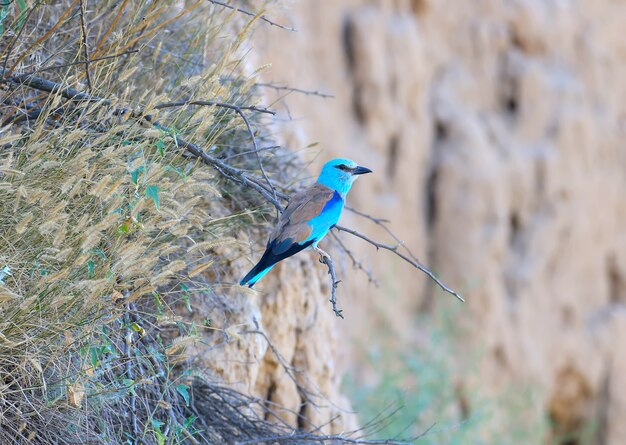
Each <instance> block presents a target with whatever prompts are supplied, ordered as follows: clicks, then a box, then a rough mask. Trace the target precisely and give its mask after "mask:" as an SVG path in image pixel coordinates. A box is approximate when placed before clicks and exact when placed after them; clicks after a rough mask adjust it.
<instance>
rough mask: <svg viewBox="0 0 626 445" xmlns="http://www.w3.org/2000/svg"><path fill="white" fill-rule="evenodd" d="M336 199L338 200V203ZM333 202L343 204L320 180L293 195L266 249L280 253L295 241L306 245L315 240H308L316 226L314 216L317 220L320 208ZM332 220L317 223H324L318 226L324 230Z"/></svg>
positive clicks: (322, 208) (320, 212) (284, 251)
mask: <svg viewBox="0 0 626 445" xmlns="http://www.w3.org/2000/svg"><path fill="white" fill-rule="evenodd" d="M338 200H341V203H339V202H338ZM333 203H337V204H343V200H342V198H341V196H339V195H338V194H337V193H336V192H335V191H334V190H332V189H330V188H328V187H326V186H325V185H322V184H319V183H315V184H314V185H313V186H312V187H310V188H309V189H307V190H305V191H304V192H302V193H299V194H297V195H295V196H294V197H293V198H292V199H291V201H289V205H288V206H287V208H286V209H285V211H284V212H283V214H282V215H281V217H280V219H279V221H278V224H277V225H276V228H275V229H274V232H273V233H272V236H271V238H270V242H269V245H268V248H271V250H272V253H273V254H274V255H277V256H281V254H284V253H286V252H287V251H288V250H290V249H291V248H292V247H294V244H298V245H303V244H304V243H308V244H307V246H308V245H309V244H311V242H313V241H314V240H311V235H312V234H313V235H315V234H314V233H313V232H314V230H315V228H316V227H315V224H313V223H312V221H316V218H318V220H319V218H320V215H321V214H322V210H324V208H325V207H326V206H328V205H332V204H333ZM339 211H341V210H339ZM337 218H338V216H337ZM335 222H336V221H333V222H331V223H327V224H324V222H320V224H319V225H320V226H324V227H323V228H322V227H320V228H321V229H322V231H323V232H324V233H325V232H326V231H327V230H328V229H330V226H332V225H333V224H334V223H335ZM326 226H328V227H326ZM309 241H311V242H309ZM270 246H271V247H270ZM305 247H306V246H305ZM298 250H301V249H298Z"/></svg>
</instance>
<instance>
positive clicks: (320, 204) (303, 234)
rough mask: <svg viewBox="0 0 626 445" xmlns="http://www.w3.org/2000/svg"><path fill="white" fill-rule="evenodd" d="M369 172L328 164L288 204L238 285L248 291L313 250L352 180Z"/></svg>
mask: <svg viewBox="0 0 626 445" xmlns="http://www.w3.org/2000/svg"><path fill="white" fill-rule="evenodd" d="M370 172H371V170H370V169H368V168H365V167H360V166H358V165H357V164H356V163H355V162H354V161H351V160H349V159H333V160H332V161H328V162H327V163H326V164H325V165H324V167H323V168H322V172H321V173H320V175H319V177H318V179H317V182H316V183H315V184H313V185H312V186H311V187H309V188H308V189H307V190H305V191H304V192H302V193H299V194H297V195H295V196H294V197H293V198H292V199H291V200H290V201H289V205H287V208H286V209H285V211H284V212H283V213H282V215H281V216H280V218H279V219H278V224H277V225H276V227H275V228H274V231H273V232H272V234H271V236H270V239H269V241H268V242H267V246H266V248H265V253H263V256H262V257H261V259H260V260H259V262H258V263H257V264H256V266H254V267H253V268H252V270H251V271H250V272H248V274H246V276H245V277H244V278H243V279H242V280H241V282H240V284H241V285H248V286H249V287H252V286H254V284H255V283H256V282H257V281H259V280H260V279H261V278H262V277H263V276H264V275H265V274H267V273H268V272H269V271H270V270H271V269H272V267H274V265H275V264H276V263H278V262H279V261H282V260H284V259H285V258H288V257H290V256H292V255H295V254H296V253H298V252H300V251H301V250H304V249H306V248H307V247H309V246H312V247H313V248H317V243H319V242H320V241H321V240H322V238H324V236H326V234H327V233H328V231H329V230H330V229H331V228H332V227H333V226H334V225H335V224H337V222H338V221H339V217H340V216H341V212H342V210H343V206H344V204H345V199H346V195H347V194H348V192H349V191H350V187H352V184H353V183H354V181H355V180H356V178H357V177H358V176H359V175H362V174H365V173H370Z"/></svg>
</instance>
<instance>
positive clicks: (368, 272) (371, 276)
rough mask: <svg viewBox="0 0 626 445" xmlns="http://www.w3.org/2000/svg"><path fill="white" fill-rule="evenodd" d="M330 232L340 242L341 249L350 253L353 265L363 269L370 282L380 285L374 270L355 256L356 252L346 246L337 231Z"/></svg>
mask: <svg viewBox="0 0 626 445" xmlns="http://www.w3.org/2000/svg"><path fill="white" fill-rule="evenodd" d="M330 234H331V235H332V237H333V239H334V240H335V241H337V244H339V247H341V250H343V251H344V252H345V254H346V255H348V258H350V260H352V266H354V267H355V268H356V269H358V270H360V271H362V272H363V273H364V274H365V275H367V279H368V281H369V282H370V283H372V284H374V286H378V285H379V284H380V283H379V282H378V280H377V279H376V277H375V276H374V274H373V273H372V271H371V270H369V269H367V268H366V267H365V266H364V265H363V263H362V262H361V261H360V260H358V259H357V258H356V256H354V253H353V252H352V251H351V250H350V249H348V246H346V245H345V243H344V242H343V241H341V238H339V237H338V236H337V234H336V233H335V232H330Z"/></svg>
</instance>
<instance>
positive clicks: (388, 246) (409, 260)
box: [335, 225, 465, 302]
mask: <svg viewBox="0 0 626 445" xmlns="http://www.w3.org/2000/svg"><path fill="white" fill-rule="evenodd" d="M335 229H336V230H339V231H341V232H346V233H349V234H350V235H353V236H356V237H357V238H361V239H362V240H363V241H367V242H368V243H370V244H371V245H372V246H374V247H376V250H379V249H383V250H388V251H390V252H393V253H394V254H395V255H396V256H398V257H400V258H402V259H403V260H404V261H406V262H407V263H409V264H410V265H412V266H413V267H415V268H416V269H418V270H421V271H422V272H424V273H425V274H426V275H428V276H429V277H430V279H431V280H433V281H434V282H435V283H437V285H438V286H439V287H440V288H441V289H442V290H444V291H445V292H447V293H449V294H450V295H454V296H455V297H456V298H458V299H459V300H461V301H462V302H465V300H464V299H463V297H461V295H459V294H458V293H457V292H456V291H454V290H452V289H450V288H449V287H448V286H446V285H445V284H443V282H442V281H441V280H440V279H439V278H437V276H436V275H435V274H434V273H433V272H432V271H431V270H430V269H428V268H427V267H426V266H423V265H422V264H421V263H420V262H419V261H417V260H415V259H414V258H411V257H410V256H407V255H405V254H404V253H402V252H400V250H399V249H400V247H401V246H402V243H398V244H394V245H391V244H384V243H379V242H378V241H374V240H373V239H371V238H368V237H367V236H365V235H363V234H361V233H359V232H357V231H356V230H353V229H348V228H347V227H343V226H339V225H337V226H335Z"/></svg>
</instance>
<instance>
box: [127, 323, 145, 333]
mask: <svg viewBox="0 0 626 445" xmlns="http://www.w3.org/2000/svg"><path fill="white" fill-rule="evenodd" d="M130 328H131V329H132V330H133V331H135V332H139V333H140V334H141V335H142V336H143V335H144V334H145V333H146V331H145V329H144V328H142V327H141V326H140V325H139V324H137V323H135V322H133V323H131V325H130Z"/></svg>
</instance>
